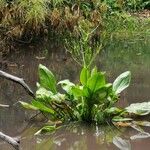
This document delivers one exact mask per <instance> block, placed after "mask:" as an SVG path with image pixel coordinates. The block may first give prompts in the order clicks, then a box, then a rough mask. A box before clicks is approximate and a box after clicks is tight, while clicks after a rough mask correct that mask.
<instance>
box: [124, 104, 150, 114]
mask: <svg viewBox="0 0 150 150" xmlns="http://www.w3.org/2000/svg"><path fill="white" fill-rule="evenodd" d="M125 110H126V111H127V112H128V113H130V114H133V115H139V116H145V115H148V114H150V102H143V103H135V104H131V105H130V106H128V107H126V108H125Z"/></svg>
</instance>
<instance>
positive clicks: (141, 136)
mask: <svg viewBox="0 0 150 150" xmlns="http://www.w3.org/2000/svg"><path fill="white" fill-rule="evenodd" d="M149 137H150V134H149V133H147V132H142V133H139V134H136V135H133V136H131V137H130V139H131V140H136V139H145V138H149Z"/></svg>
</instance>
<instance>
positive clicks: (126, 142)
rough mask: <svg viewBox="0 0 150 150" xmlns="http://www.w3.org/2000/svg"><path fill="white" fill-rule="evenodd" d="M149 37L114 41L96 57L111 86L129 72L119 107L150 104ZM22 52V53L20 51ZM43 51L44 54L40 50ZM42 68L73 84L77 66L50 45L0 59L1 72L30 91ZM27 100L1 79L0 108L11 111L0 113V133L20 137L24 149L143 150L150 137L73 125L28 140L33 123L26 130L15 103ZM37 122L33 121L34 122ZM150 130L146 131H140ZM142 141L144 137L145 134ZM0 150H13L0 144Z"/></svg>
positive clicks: (17, 87)
mask: <svg viewBox="0 0 150 150" xmlns="http://www.w3.org/2000/svg"><path fill="white" fill-rule="evenodd" d="M149 39H150V38H149V37H146V36H145V37H143V38H142V39H141V38H137V39H131V40H130V39H129V40H113V41H111V42H110V45H109V44H108V46H106V47H105V50H104V51H102V53H101V55H100V56H99V57H98V58H97V66H98V68H99V69H100V70H103V71H106V72H107V74H108V75H107V79H108V80H109V81H113V80H114V79H115V78H116V77H117V76H118V75H119V74H120V73H122V72H124V71H127V70H130V71H131V73H132V82H131V86H130V87H129V88H128V89H127V90H126V91H124V92H123V94H122V95H121V101H120V102H119V103H118V105H120V106H122V107H124V106H127V105H129V104H130V103H135V102H143V101H149V99H150V94H149V91H150V80H149V76H150V67H149V66H150V40H149ZM19 49H21V51H19ZM43 50H44V51H43ZM39 63H42V64H44V65H46V66H47V67H48V68H50V69H51V71H53V72H54V73H55V74H56V76H57V79H58V80H60V79H67V78H69V79H70V80H71V81H75V82H78V76H79V70H80V67H79V66H77V65H76V64H75V62H74V61H73V60H72V59H71V57H70V56H69V55H68V54H66V53H65V52H64V50H63V49H62V48H57V47H51V46H50V45H49V44H47V45H44V46H43V45H42V46H39V45H38V46H30V47H21V48H18V49H17V50H16V51H15V52H12V53H10V54H9V55H8V56H7V57H6V58H2V57H0V69H2V70H4V71H6V72H8V73H11V74H13V75H16V76H19V77H23V78H24V79H25V80H26V82H27V83H28V84H29V85H30V87H31V88H32V89H33V91H35V90H36V81H37V80H38V76H37V68H38V64H39ZM30 99H31V97H30V96H28V95H27V94H26V92H25V91H24V89H23V88H22V87H21V86H20V85H17V84H16V83H13V82H11V81H7V80H5V79H2V78H0V103H1V104H8V105H10V106H11V107H10V108H9V109H8V108H0V130H1V131H2V132H4V133H6V134H8V135H10V136H15V137H16V136H21V138H22V140H21V148H22V149H23V150H33V149H36V150H41V149H42V150H49V149H50V150H51V149H56V150H57V149H58V150H59V149H61V150H80V149H83V150H91V149H94V150H98V149H102V150H106V149H111V150H115V149H123V150H128V149H133V150H134V149H136V150H141V149H143V150H148V149H149V146H150V142H149V141H150V139H149V138H140V139H135V140H133V139H132V136H133V135H136V134H138V132H137V131H135V130H133V129H131V128H122V129H120V128H119V130H118V129H116V128H115V129H114V128H112V127H111V128H110V127H109V126H108V127H107V128H106V127H97V128H96V127H95V126H93V127H89V126H85V125H80V124H74V125H71V126H67V127H64V128H62V129H59V130H58V131H56V133H54V134H51V135H47V136H46V135H45V136H33V133H34V132H35V131H36V130H37V126H35V125H34V124H30V125H29V118H30V117H31V114H33V113H32V112H31V113H29V112H28V111H25V110H24V109H22V108H21V107H20V106H19V104H18V103H17V102H18V101H19V100H21V101H30ZM39 121H42V120H38V121H36V123H37V122H39ZM144 130H145V131H148V132H150V131H149V129H148V128H145V129H144ZM144 136H145V135H144ZM0 149H1V150H6V149H8V150H9V149H12V147H11V146H9V145H8V144H6V143H4V142H3V141H0Z"/></svg>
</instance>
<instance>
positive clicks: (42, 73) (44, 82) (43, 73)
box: [39, 64, 57, 94]
mask: <svg viewBox="0 0 150 150" xmlns="http://www.w3.org/2000/svg"><path fill="white" fill-rule="evenodd" d="M39 78H40V85H41V86H42V87H44V88H46V89H49V90H51V91H52V92H53V93H54V94H56V92H57V91H56V79H55V77H54V75H53V73H52V72H51V71H50V70H49V69H48V68H46V67H45V66H43V65H41V64H40V65H39Z"/></svg>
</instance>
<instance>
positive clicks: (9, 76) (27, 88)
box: [0, 70, 35, 98]
mask: <svg viewBox="0 0 150 150" xmlns="http://www.w3.org/2000/svg"><path fill="white" fill-rule="evenodd" d="M0 77H4V78H6V79H8V80H11V81H13V82H16V83H18V84H20V85H21V86H23V87H24V89H25V90H26V92H27V93H28V94H29V95H30V96H32V97H33V98H35V95H34V93H33V91H32V90H31V89H30V87H29V86H28V85H27V84H26V83H25V81H24V79H22V78H18V77H16V76H13V75H11V74H9V73H6V72H4V71H1V70H0Z"/></svg>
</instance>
